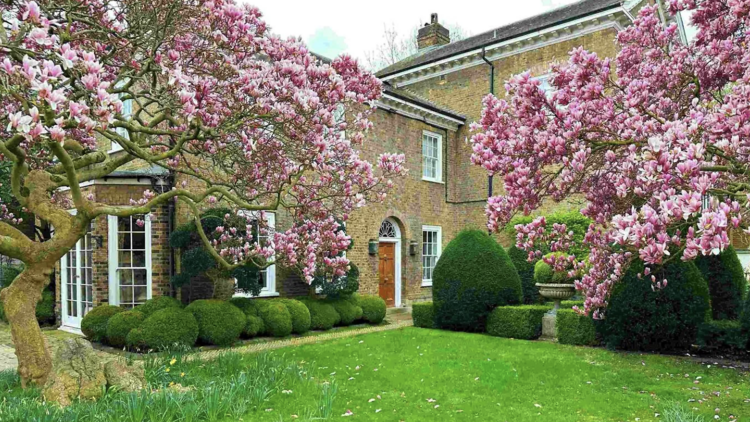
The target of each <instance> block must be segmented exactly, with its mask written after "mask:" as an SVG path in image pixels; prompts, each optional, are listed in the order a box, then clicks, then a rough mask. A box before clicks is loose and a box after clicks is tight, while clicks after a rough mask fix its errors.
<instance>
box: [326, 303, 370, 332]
mask: <svg viewBox="0 0 750 422" xmlns="http://www.w3.org/2000/svg"><path fill="white" fill-rule="evenodd" d="M326 303H330V304H331V306H333V308H334V309H335V310H336V313H338V314H339V322H338V323H337V324H338V325H342V326H349V325H352V324H354V321H356V320H357V319H359V318H362V315H364V310H363V309H362V307H361V306H359V305H357V304H355V303H353V302H352V301H349V300H342V299H334V300H327V301H326Z"/></svg>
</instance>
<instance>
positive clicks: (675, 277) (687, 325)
mask: <svg viewBox="0 0 750 422" xmlns="http://www.w3.org/2000/svg"><path fill="white" fill-rule="evenodd" d="M643 268H644V266H643V263H642V262H640V261H636V262H634V263H633V264H631V266H630V268H629V269H628V271H627V273H626V274H625V276H624V277H623V279H622V280H621V281H620V282H618V283H617V284H616V285H615V286H614V288H613V290H612V293H611V295H610V299H609V305H608V306H607V309H606V314H605V318H604V320H603V321H597V324H595V325H596V327H597V329H598V330H599V331H600V332H601V333H602V337H603V339H604V342H605V344H606V345H607V347H609V348H616V349H626V350H643V351H677V352H681V351H684V350H686V349H689V348H690V345H691V344H692V343H693V342H694V341H695V339H696V334H697V332H698V327H699V326H700V325H701V324H702V323H703V322H705V321H706V320H707V319H708V318H709V317H710V315H711V313H710V305H709V300H708V296H709V294H708V284H707V283H706V281H705V280H704V279H703V276H701V273H700V271H699V270H698V268H697V267H696V266H695V264H694V263H693V262H683V261H680V260H679V259H675V260H673V261H672V262H670V263H668V264H666V265H665V266H664V267H663V268H661V269H659V270H656V271H655V272H654V275H655V276H656V279H657V280H663V279H666V280H667V286H666V287H664V288H662V289H652V282H651V280H650V277H638V274H639V273H642V272H643Z"/></svg>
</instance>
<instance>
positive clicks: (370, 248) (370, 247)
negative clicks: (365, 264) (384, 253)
mask: <svg viewBox="0 0 750 422" xmlns="http://www.w3.org/2000/svg"><path fill="white" fill-rule="evenodd" d="M367 252H368V253H369V254H370V255H377V253H378V241H377V240H375V239H370V243H368V244H367Z"/></svg>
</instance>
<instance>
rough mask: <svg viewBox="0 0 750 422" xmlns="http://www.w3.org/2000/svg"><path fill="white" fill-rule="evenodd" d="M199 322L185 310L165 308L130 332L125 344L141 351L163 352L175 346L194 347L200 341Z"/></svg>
mask: <svg viewBox="0 0 750 422" xmlns="http://www.w3.org/2000/svg"><path fill="white" fill-rule="evenodd" d="M198 333H199V328H198V321H196V319H195V316H193V314H192V313H190V312H189V311H187V310H185V309H180V308H164V309H161V310H158V311H156V312H154V313H153V314H152V315H151V316H150V317H148V318H146V319H145V320H144V321H143V322H142V323H141V326H140V327H138V328H134V329H132V330H130V332H129V333H128V335H127V337H126V340H125V343H126V344H127V345H128V346H129V347H133V348H138V349H141V350H163V349H166V348H169V347H175V346H183V347H185V346H187V347H192V346H194V345H195V342H196V341H197V340H198Z"/></svg>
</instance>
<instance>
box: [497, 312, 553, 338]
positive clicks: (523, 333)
mask: <svg viewBox="0 0 750 422" xmlns="http://www.w3.org/2000/svg"><path fill="white" fill-rule="evenodd" d="M549 310H550V308H549V306H544V305H525V306H499V307H497V308H495V309H494V310H493V311H492V312H490V315H489V317H488V318H487V333H488V334H490V335H492V336H497V337H507V338H517V339H525V340H533V339H536V338H539V336H540V335H542V317H544V314H545V313H546V312H547V311H549Z"/></svg>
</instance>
